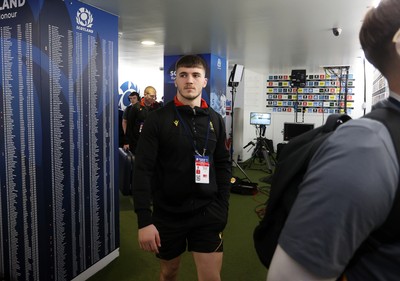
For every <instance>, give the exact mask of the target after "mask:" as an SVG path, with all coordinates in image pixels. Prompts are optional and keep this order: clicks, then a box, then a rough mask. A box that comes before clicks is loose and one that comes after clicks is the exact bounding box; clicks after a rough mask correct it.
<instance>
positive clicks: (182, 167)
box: [133, 55, 231, 281]
mask: <svg viewBox="0 0 400 281" xmlns="http://www.w3.org/2000/svg"><path fill="white" fill-rule="evenodd" d="M205 72H206V64H205V62H204V60H203V59H202V58H200V57H199V56H194V55H188V56H183V57H182V58H180V59H179V60H178V62H177V63H176V80H175V85H176V87H177V93H176V96H175V98H174V100H173V101H171V102H169V103H167V104H166V105H165V106H164V107H162V108H160V109H159V110H156V111H154V112H151V113H150V114H149V116H148V117H147V119H146V122H145V124H144V126H143V130H142V133H141V136H140V139H139V142H138V147H137V151H136V164H135V170H134V189H133V199H134V208H135V212H136V214H137V217H138V228H139V245H140V248H141V249H143V250H145V251H149V252H154V253H156V256H157V257H158V258H159V259H160V263H161V272H160V280H176V278H177V274H178V270H179V264H180V255H181V254H182V253H183V252H185V251H186V249H187V250H188V251H191V252H192V254H193V258H194V261H195V264H196V268H197V275H198V278H199V280H207V281H214V280H215V281H219V280H221V279H220V271H221V267H222V256H223V253H222V250H223V247H222V245H223V240H222V232H223V230H224V228H225V226H226V223H227V218H228V205H229V204H228V202H229V189H230V179H231V162H230V155H229V150H228V149H227V147H226V146H225V140H226V133H225V125H224V121H223V119H222V117H221V116H220V115H219V114H218V113H216V112H215V111H213V109H211V108H210V107H209V106H208V105H207V103H206V102H205V100H203V99H202V98H201V92H202V89H203V88H204V87H205V86H206V85H207V78H206V77H205V74H206V73H205ZM151 202H152V203H153V208H151Z"/></svg>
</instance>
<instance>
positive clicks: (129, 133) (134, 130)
mask: <svg viewBox="0 0 400 281" xmlns="http://www.w3.org/2000/svg"><path fill="white" fill-rule="evenodd" d="M156 98H157V91H156V89H155V88H154V87H152V86H147V87H146V88H145V89H144V95H143V98H142V99H141V100H140V102H139V103H138V104H136V105H135V106H132V107H131V110H129V111H128V113H127V114H126V119H127V126H126V131H125V139H124V140H125V142H124V149H125V150H127V149H129V150H130V151H131V152H132V153H133V154H136V146H137V142H138V140H139V137H140V134H141V132H142V128H143V124H144V121H145V120H146V118H147V115H148V114H149V112H151V111H153V110H156V109H158V108H159V107H160V104H159V103H158V102H157V101H156Z"/></svg>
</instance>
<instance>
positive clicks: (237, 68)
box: [228, 64, 253, 184]
mask: <svg viewBox="0 0 400 281" xmlns="http://www.w3.org/2000/svg"><path fill="white" fill-rule="evenodd" d="M243 72H244V66H243V65H240V64H235V65H234V66H233V69H232V72H231V75H230V76H229V81H228V86H229V87H231V88H232V89H231V93H232V112H231V132H230V134H229V141H230V154H231V161H232V163H234V164H235V166H236V167H237V168H238V169H239V170H240V171H241V172H242V174H243V175H244V176H245V177H246V179H247V180H248V182H249V183H250V184H253V182H252V181H251V180H250V178H249V176H248V175H247V174H246V172H245V171H244V170H243V169H242V167H240V165H239V164H238V163H237V162H236V161H235V159H233V114H234V112H235V110H234V108H235V106H234V105H235V97H236V88H237V87H238V86H239V83H240V82H241V81H242V77H243Z"/></svg>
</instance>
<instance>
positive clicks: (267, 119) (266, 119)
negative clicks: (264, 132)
mask: <svg viewBox="0 0 400 281" xmlns="http://www.w3.org/2000/svg"><path fill="white" fill-rule="evenodd" d="M250 125H264V126H266V125H271V113H263V112H250Z"/></svg>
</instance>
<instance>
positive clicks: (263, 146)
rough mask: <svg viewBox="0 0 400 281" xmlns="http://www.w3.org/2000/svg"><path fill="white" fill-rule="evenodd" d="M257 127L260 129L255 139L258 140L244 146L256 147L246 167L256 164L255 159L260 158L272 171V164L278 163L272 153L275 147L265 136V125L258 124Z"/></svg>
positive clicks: (269, 170)
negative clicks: (271, 145)
mask: <svg viewBox="0 0 400 281" xmlns="http://www.w3.org/2000/svg"><path fill="white" fill-rule="evenodd" d="M256 129H257V130H258V131H259V136H258V137H257V138H256V139H254V140H255V141H256V142H255V143H254V142H253V141H250V142H249V143H248V144H246V145H245V146H244V147H243V148H244V149H246V148H247V147H249V146H252V147H254V149H253V152H252V153H251V158H250V159H249V160H248V162H247V163H246V168H251V165H252V164H254V162H255V160H256V159H258V161H259V162H260V163H264V162H265V164H266V166H267V172H269V173H272V166H273V165H275V164H276V159H275V157H274V156H273V155H272V152H271V151H273V147H270V144H269V143H268V140H267V139H266V138H265V137H264V134H265V126H264V125H260V126H257V125H256Z"/></svg>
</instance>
